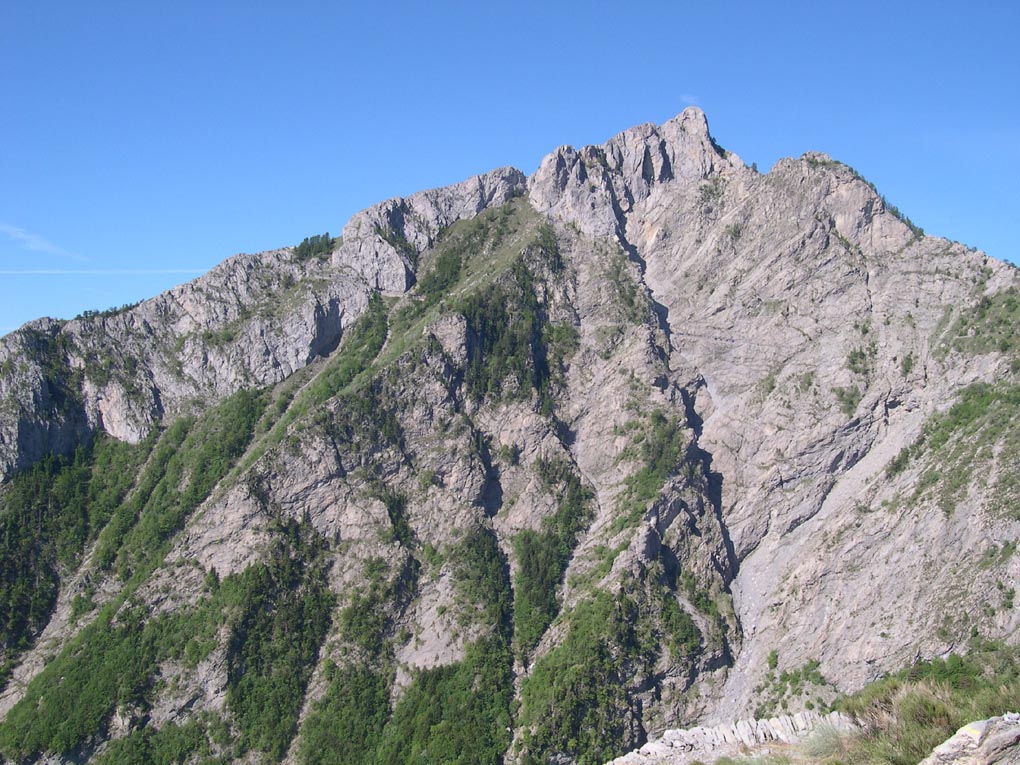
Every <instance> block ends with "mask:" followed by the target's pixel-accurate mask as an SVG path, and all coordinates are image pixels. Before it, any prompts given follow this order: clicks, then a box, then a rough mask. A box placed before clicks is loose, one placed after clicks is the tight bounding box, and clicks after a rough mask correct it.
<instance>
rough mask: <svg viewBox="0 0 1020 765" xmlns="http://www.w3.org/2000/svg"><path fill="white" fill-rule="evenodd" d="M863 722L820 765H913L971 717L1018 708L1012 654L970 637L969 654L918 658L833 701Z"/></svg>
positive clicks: (1019, 689) (1019, 665)
mask: <svg viewBox="0 0 1020 765" xmlns="http://www.w3.org/2000/svg"><path fill="white" fill-rule="evenodd" d="M836 706H837V708H838V709H840V710H841V711H843V712H844V713H846V714H849V715H852V716H853V717H854V718H855V719H856V720H857V722H858V723H859V724H860V725H862V727H863V732H862V733H861V735H859V736H855V737H851V738H848V739H845V740H844V741H843V742H841V745H840V746H839V747H838V749H837V751H834V752H832V753H831V754H830V755H829V756H828V757H827V758H826V759H825V760H824V762H825V763H826V765H841V764H844V763H845V765H851V763H858V762H883V763H889V764H890V765H914V763H916V762H919V761H920V760H922V759H924V758H925V757H927V756H928V755H929V754H930V753H931V750H932V749H933V748H935V747H936V746H938V745H939V744H941V743H942V742H943V741H945V740H946V739H947V738H949V737H950V736H952V735H953V734H954V733H955V732H956V731H957V730H958V729H959V728H961V727H962V726H963V725H965V724H967V723H969V722H973V721H974V720H983V719H986V718H988V717H993V716H997V715H1001V714H1003V713H1005V712H1009V711H1013V710H1015V709H1017V708H1020V661H1018V656H1017V649H1016V648H1014V647H1007V646H1004V645H1002V644H1000V643H994V642H986V641H981V640H974V641H972V643H971V645H970V650H969V653H968V655H967V656H963V657H961V656H957V655H952V656H950V657H949V658H948V659H945V660H942V659H933V660H931V661H922V662H919V663H918V664H915V665H914V666H913V667H910V668H909V669H905V670H903V671H902V672H898V673H896V674H895V675H891V676H890V677H887V678H885V679H883V680H879V681H877V682H875V683H872V684H870V685H868V686H867V687H865V688H864V689H863V690H862V691H860V692H859V693H856V694H854V695H852V696H849V697H847V698H845V699H843V700H841V701H840V702H838V703H837V705H836Z"/></svg>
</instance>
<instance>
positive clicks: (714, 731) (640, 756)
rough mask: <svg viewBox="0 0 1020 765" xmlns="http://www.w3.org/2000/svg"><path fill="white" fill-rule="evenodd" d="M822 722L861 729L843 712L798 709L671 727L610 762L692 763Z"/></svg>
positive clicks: (783, 740) (796, 739) (785, 738)
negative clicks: (789, 712) (765, 716)
mask: <svg viewBox="0 0 1020 765" xmlns="http://www.w3.org/2000/svg"><path fill="white" fill-rule="evenodd" d="M822 726H826V727H829V728H831V729H834V730H836V731H838V732H840V733H850V732H853V731H855V730H857V726H856V725H854V723H853V721H852V720H851V719H850V718H849V717H846V716H845V715H842V714H840V713H839V712H830V713H829V714H826V715H822V714H819V713H818V712H798V713H797V714H794V715H781V716H779V717H771V718H769V719H767V720H739V721H738V722H735V723H726V724H723V725H716V726H712V727H703V726H698V727H696V728H690V729H688V730H667V731H665V732H664V733H663V734H662V737H661V738H659V739H658V740H656V741H649V742H648V743H647V744H645V745H644V746H642V747H641V748H640V749H638V750H636V751H633V752H630V753H629V754H625V755H624V756H623V757H618V758H616V759H615V760H613V761H612V762H611V763H607V765H691V763H695V762H699V761H712V760H714V759H716V758H719V757H723V756H732V755H734V754H739V753H741V752H745V751H747V749H748V748H755V749H759V748H760V747H762V746H767V745H768V744H773V743H777V744H797V743H800V742H802V741H803V740H804V739H806V738H807V737H808V736H809V735H810V734H811V733H813V732H814V731H815V730H816V729H818V728H819V727H822ZM758 753H759V754H761V752H758Z"/></svg>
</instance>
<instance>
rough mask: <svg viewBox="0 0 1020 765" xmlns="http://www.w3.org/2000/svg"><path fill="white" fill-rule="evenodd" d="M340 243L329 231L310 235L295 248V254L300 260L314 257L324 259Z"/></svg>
mask: <svg viewBox="0 0 1020 765" xmlns="http://www.w3.org/2000/svg"><path fill="white" fill-rule="evenodd" d="M338 243H339V242H338V240H336V239H334V238H333V237H331V236H330V235H329V232H328V231H327V232H326V233H325V234H316V235H315V236H308V237H305V238H304V239H302V240H301V244H299V245H298V246H297V247H295V248H294V256H295V257H296V258H297V259H298V260H311V259H312V258H316V259H318V260H323V259H325V258H327V257H328V256H329V254H330V253H331V252H333V250H334V249H336V246H337V244H338Z"/></svg>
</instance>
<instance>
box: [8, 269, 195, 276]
mask: <svg viewBox="0 0 1020 765" xmlns="http://www.w3.org/2000/svg"><path fill="white" fill-rule="evenodd" d="M208 270H209V269H207V268H26V269H20V270H0V276H152V275H156V274H203V273H205V272H206V271H208Z"/></svg>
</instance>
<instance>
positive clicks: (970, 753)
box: [918, 712, 1020, 765]
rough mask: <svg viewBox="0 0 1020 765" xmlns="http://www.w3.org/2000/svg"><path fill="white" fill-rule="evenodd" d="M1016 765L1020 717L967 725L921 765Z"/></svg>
mask: <svg viewBox="0 0 1020 765" xmlns="http://www.w3.org/2000/svg"><path fill="white" fill-rule="evenodd" d="M993 763H999V764H1001V765H1016V763H1020V714H1016V713H1015V712H1014V713H1009V714H1005V715H1003V716H1002V717H992V718H990V719H988V720H979V721H978V722H972V723H969V724H968V725H964V726H963V727H962V728H960V730H959V731H957V733H956V735H955V736H953V737H952V738H950V739H949V740H948V741H946V742H945V743H943V744H940V745H939V746H937V747H936V748H935V751H934V752H932V753H931V755H930V756H928V757H925V758H924V759H923V760H921V762H920V763H918V765H993Z"/></svg>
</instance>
